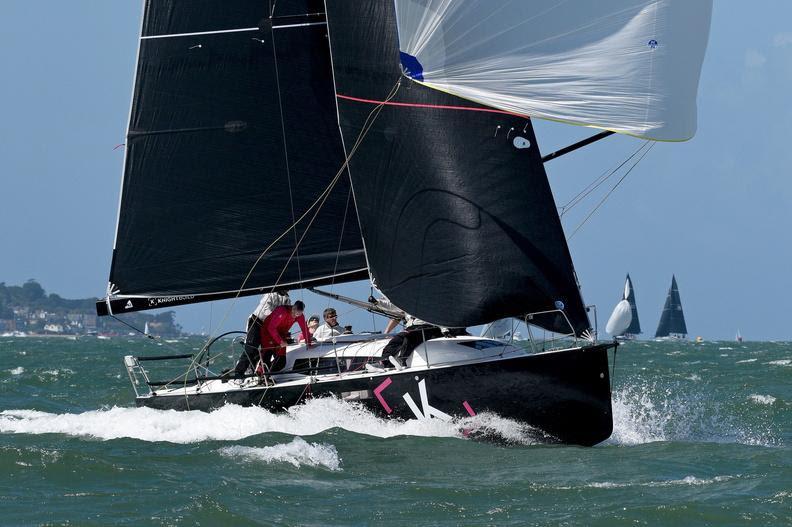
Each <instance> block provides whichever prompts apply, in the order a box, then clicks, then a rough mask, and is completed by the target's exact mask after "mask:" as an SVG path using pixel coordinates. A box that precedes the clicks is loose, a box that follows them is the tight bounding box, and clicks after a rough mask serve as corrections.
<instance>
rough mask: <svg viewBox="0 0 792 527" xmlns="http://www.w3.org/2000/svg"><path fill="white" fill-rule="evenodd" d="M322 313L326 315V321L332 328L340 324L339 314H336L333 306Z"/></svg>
mask: <svg viewBox="0 0 792 527" xmlns="http://www.w3.org/2000/svg"><path fill="white" fill-rule="evenodd" d="M322 315H323V316H324V321H325V323H326V324H327V325H328V326H330V327H331V328H332V327H335V326H337V325H338V315H337V314H336V310H335V309H333V308H332V307H328V308H327V309H325V310H324V312H323V313H322Z"/></svg>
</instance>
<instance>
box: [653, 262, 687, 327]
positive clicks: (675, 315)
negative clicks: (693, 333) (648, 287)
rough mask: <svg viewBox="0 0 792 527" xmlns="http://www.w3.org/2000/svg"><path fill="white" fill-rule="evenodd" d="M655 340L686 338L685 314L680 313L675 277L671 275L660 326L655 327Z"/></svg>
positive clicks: (680, 304)
mask: <svg viewBox="0 0 792 527" xmlns="http://www.w3.org/2000/svg"><path fill="white" fill-rule="evenodd" d="M655 338H665V339H685V338H687V325H686V324H685V313H684V312H683V311H682V300H680V298H679V288H678V287H677V283H676V277H675V276H673V275H672V276H671V287H670V288H669V289H668V296H667V297H666V301H665V306H664V307H663V314H662V315H661V316H660V324H658V325H657V332H655Z"/></svg>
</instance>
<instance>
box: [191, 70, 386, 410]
mask: <svg viewBox="0 0 792 527" xmlns="http://www.w3.org/2000/svg"><path fill="white" fill-rule="evenodd" d="M400 87H401V79H399V80H397V81H396V84H394V86H393V88H391V91H390V93H389V94H388V96H387V97H386V98H385V100H384V101H382V102H381V103H380V104H378V105H377V106H375V107H374V108H373V109H372V110H371V112H369V114H368V116H366V119H365V121H364V122H363V125H362V126H361V129H360V132H359V133H358V137H357V139H356V140H355V143H354V144H353V146H352V148H351V149H350V151H349V153H348V154H346V155H345V156H344V162H343V163H342V165H341V168H339V169H338V171H337V172H336V174H335V176H334V177H333V179H331V180H330V183H328V185H327V187H326V188H325V189H324V190H323V191H322V193H321V194H319V196H318V197H317V198H316V200H314V202H313V203H312V204H311V205H310V206H309V207H308V208H307V209H306V211H305V212H304V213H303V214H302V215H301V216H300V217H299V218H298V219H297V220H296V221H295V222H294V223H293V224H292V225H290V226H289V227H288V228H287V229H286V230H284V231H283V232H282V233H281V234H280V235H279V236H278V237H277V238H275V239H274V240H273V241H272V242H271V243H270V244H269V245H267V247H265V248H264V250H263V251H262V252H261V253H260V254H259V256H258V258H256V261H255V262H253V265H251V267H250V270H249V271H248V273H247V275H246V276H245V278H244V279H243V280H242V283H241V284H240V286H239V289H237V292H236V295H235V296H234V297H233V300H232V303H231V305H230V306H229V307H228V308H227V309H226V312H225V314H224V315H223V318H222V320H221V321H220V322H219V323H218V328H219V327H222V326H223V324H225V322H226V320H227V319H228V317H229V315H230V314H231V311H232V310H233V308H234V306H235V305H236V301H237V300H238V299H239V297H240V295H241V294H242V291H243V290H244V289H245V286H246V285H247V282H248V280H250V277H251V276H252V275H253V272H254V271H255V269H256V267H257V266H258V264H259V263H260V262H261V260H262V259H263V258H264V256H265V255H266V254H267V253H268V252H269V250H270V249H272V247H274V246H275V244H277V243H278V242H279V241H280V240H282V239H283V238H284V237H285V236H286V235H287V234H288V233H289V232H290V231H291V230H292V229H296V225H297V224H299V223H300V222H301V221H303V220H304V219H305V218H306V217H307V216H308V215H309V213H310V212H311V211H312V210H314V209H316V210H315V211H314V214H313V217H312V218H311V219H310V221H309V223H308V225H307V226H306V228H305V230H304V231H303V234H302V236H301V237H300V239H299V240H298V241H297V244H296V245H295V248H294V250H293V251H292V253H291V255H290V256H289V258H288V260H287V261H286V263H285V264H284V266H283V268H282V270H281V272H280V274H279V275H278V278H277V279H276V281H275V285H273V286H272V288H271V290H270V292H272V291H274V290H275V288H276V287H277V284H278V283H279V282H280V279H281V277H283V274H284V273H285V272H286V269H287V268H288V266H289V263H290V262H291V260H292V258H293V257H294V254H295V252H296V251H297V249H298V248H299V246H300V243H302V240H303V239H304V238H305V236H306V235H307V234H308V232H309V230H310V228H311V225H312V224H313V221H314V220H315V219H316V217H317V215H318V214H319V211H320V210H321V209H322V206H324V204H325V202H326V201H327V199H328V197H329V196H330V194H331V192H332V190H333V188H334V187H335V186H336V184H337V183H338V181H339V179H340V178H341V175H342V174H343V173H344V171H345V170H346V169H347V167H348V166H349V161H350V159H352V157H353V156H354V155H355V153H356V152H357V149H358V148H359V147H360V145H361V143H362V142H363V139H364V138H365V137H366V135H367V134H368V132H369V131H370V130H371V127H372V126H373V125H374V122H375V121H376V120H377V118H378V117H379V114H380V112H381V111H382V108H384V107H385V105H386V104H387V103H388V102H390V100H391V99H393V98H394V97H395V96H396V94H397V93H398V91H399V88H400ZM212 333H214V331H213V330H211V328H210V333H209V338H208V339H207V343H208V342H209V341H210V340H211V335H212ZM204 346H206V345H204ZM194 364H195V358H193V360H192V361H190V364H189V365H188V366H187V369H186V371H185V374H184V379H185V383H184V388H185V389H186V380H187V375H188V374H189V372H190V369H191V368H192V367H193V366H194ZM185 398H186V395H185Z"/></svg>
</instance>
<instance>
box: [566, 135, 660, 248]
mask: <svg viewBox="0 0 792 527" xmlns="http://www.w3.org/2000/svg"><path fill="white" fill-rule="evenodd" d="M655 144H656V143H651V144H650V145H649V147H648V148H647V149H646V150H644V152H643V153H642V154H641V157H639V158H638V159H637V160H636V161H635V163H633V165H632V166H631V167H630V168H629V170H627V172H625V173H624V175H623V176H622V177H621V178H620V179H619V181H617V182H616V184H615V185H613V187H611V189H610V190H609V191H608V193H607V194H605V196H603V197H602V199H601V200H600V201H599V203H597V205H596V206H595V207H594V208H593V209H591V212H589V213H588V215H587V216H586V217H585V218H584V219H583V221H581V222H580V223H579V224H578V226H577V227H575V230H574V231H572V234H570V235H569V236H567V242H569V240H571V239H572V237H573V236H574V235H575V234H577V232H578V231H579V230H580V228H581V227H583V225H585V224H586V222H587V221H588V220H589V219H590V218H591V217H592V216H593V215H594V213H595V212H597V210H598V209H599V208H600V207H601V206H602V204H603V203H605V201H606V200H607V199H608V198H609V197H610V196H611V194H613V192H614V191H615V190H616V188H617V187H618V186H619V185H621V183H622V181H624V178H626V177H627V176H629V175H630V172H632V171H633V169H634V168H635V167H636V166H638V163H640V162H641V160H642V159H643V158H644V157H646V154H648V153H649V151H650V150H651V149H652V148H654V145H655Z"/></svg>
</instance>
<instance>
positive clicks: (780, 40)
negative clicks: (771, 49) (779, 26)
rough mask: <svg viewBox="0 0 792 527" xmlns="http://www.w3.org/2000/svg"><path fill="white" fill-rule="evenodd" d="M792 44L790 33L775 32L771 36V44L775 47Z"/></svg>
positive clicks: (791, 34)
mask: <svg viewBox="0 0 792 527" xmlns="http://www.w3.org/2000/svg"><path fill="white" fill-rule="evenodd" d="M791 44H792V33H790V32H785V33H776V35H775V36H773V45H774V46H775V47H777V48H784V47H786V46H789V45H791Z"/></svg>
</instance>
